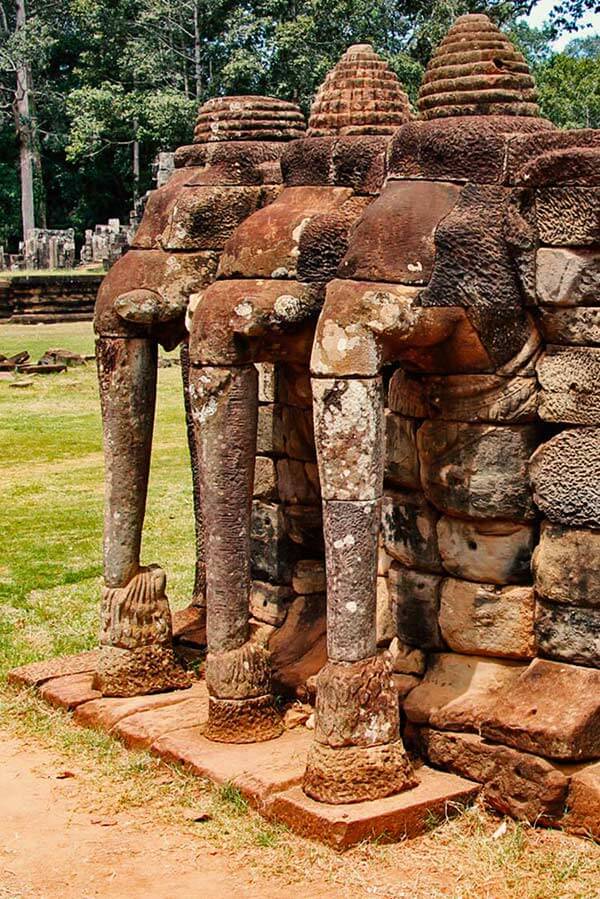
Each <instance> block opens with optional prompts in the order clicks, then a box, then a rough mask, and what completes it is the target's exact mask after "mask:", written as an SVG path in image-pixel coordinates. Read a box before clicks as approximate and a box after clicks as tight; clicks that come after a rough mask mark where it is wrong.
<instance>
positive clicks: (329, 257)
mask: <svg viewBox="0 0 600 899" xmlns="http://www.w3.org/2000/svg"><path fill="white" fill-rule="evenodd" d="M370 202H371V198H370V197H356V196H353V197H351V198H350V199H349V200H346V202H345V203H343V204H342V205H341V206H340V207H339V209H336V210H334V211H332V212H328V213H325V214H324V215H315V216H314V217H313V218H312V219H311V220H310V221H309V222H308V223H307V224H306V226H305V227H304V228H303V229H302V233H301V235H300V240H299V241H298V264H297V267H296V272H297V277H298V280H300V281H307V282H311V281H313V282H317V283H319V282H323V281H329V280H330V279H331V278H334V277H335V274H336V271H337V268H338V265H339V263H340V260H341V259H342V257H343V256H344V254H345V253H346V250H347V249H348V241H349V238H350V234H351V233H352V229H353V227H354V224H355V222H356V221H357V219H359V218H360V216H361V214H362V213H363V211H364V210H365V209H366V207H367V206H368V204H369V203H370Z"/></svg>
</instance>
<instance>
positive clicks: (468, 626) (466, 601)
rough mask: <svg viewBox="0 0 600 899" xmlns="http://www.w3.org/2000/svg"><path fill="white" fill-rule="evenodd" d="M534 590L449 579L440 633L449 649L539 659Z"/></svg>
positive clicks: (443, 594)
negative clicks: (536, 640)
mask: <svg viewBox="0 0 600 899" xmlns="http://www.w3.org/2000/svg"><path fill="white" fill-rule="evenodd" d="M533 618H534V598H533V588H532V587H496V586H494V585H493V584H474V583H471V582H470V581H460V580H456V579H455V578H446V580H444V582H443V584H442V589H441V599H440V629H441V632H442V636H443V638H444V640H445V641H446V643H447V644H448V646H450V648H451V649H454V650H455V651H456V652H464V653H473V654H474V655H491V656H501V657H502V658H508V659H527V658H531V657H532V656H533V655H535V649H536V646H535V636H534V632H533Z"/></svg>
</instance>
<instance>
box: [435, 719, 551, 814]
mask: <svg viewBox="0 0 600 899" xmlns="http://www.w3.org/2000/svg"><path fill="white" fill-rule="evenodd" d="M420 738H421V741H422V743H423V744H424V745H425V747H426V753H427V758H428V759H429V761H430V762H431V763H432V764H433V765H439V766H440V768H444V769H445V770H450V771H452V772H454V773H455V774H460V775H462V776H463V777H468V778H470V779H471V780H476V781H477V782H478V783H482V784H484V787H483V798H484V800H485V801H486V802H487V803H488V805H491V806H492V808H494V809H496V811H499V812H500V813H501V814H503V815H510V816H511V817H513V818H517V819H518V820H519V821H528V822H529V823H530V824H552V823H556V822H557V821H558V820H559V819H560V818H561V817H562V815H563V811H564V805H565V800H566V796H567V788H568V779H567V777H566V776H565V775H564V774H563V773H562V772H561V771H560V770H559V769H558V768H557V767H556V765H553V764H552V763H551V762H548V761H546V759H542V758H539V757H538V756H535V755H529V754H528V753H525V752H518V751H517V750H515V749H509V748H508V747H507V746H498V745H496V744H494V743H488V742H487V741H486V740H483V739H482V738H481V737H480V736H478V735H477V734H464V733H462V734H461V733H444V732H441V731H435V730H430V729H428V728H424V729H423V730H422V731H421V734H420Z"/></svg>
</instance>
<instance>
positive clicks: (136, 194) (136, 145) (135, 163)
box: [132, 118, 140, 210]
mask: <svg viewBox="0 0 600 899" xmlns="http://www.w3.org/2000/svg"><path fill="white" fill-rule="evenodd" d="M132 152H133V158H132V171H133V208H134V210H137V204H138V200H139V198H140V142H139V140H138V120H137V118H135V119H134V120H133V148H132Z"/></svg>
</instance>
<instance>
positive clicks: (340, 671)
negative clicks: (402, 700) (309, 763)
mask: <svg viewBox="0 0 600 899" xmlns="http://www.w3.org/2000/svg"><path fill="white" fill-rule="evenodd" d="M399 731H400V719H399V716H398V698H397V694H396V690H395V687H394V682H393V680H392V668H391V662H390V657H389V656H388V655H387V653H383V654H382V655H377V656H374V657H372V658H370V659H364V660H362V661H360V662H351V663H343V662H329V663H328V664H327V665H325V667H324V668H322V669H321V671H320V672H319V674H318V675H317V704H316V716H315V740H317V742H319V743H323V744H326V745H328V746H332V747H341V746H374V745H376V744H382V743H392V742H394V741H395V740H397V739H398V738H399Z"/></svg>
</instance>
